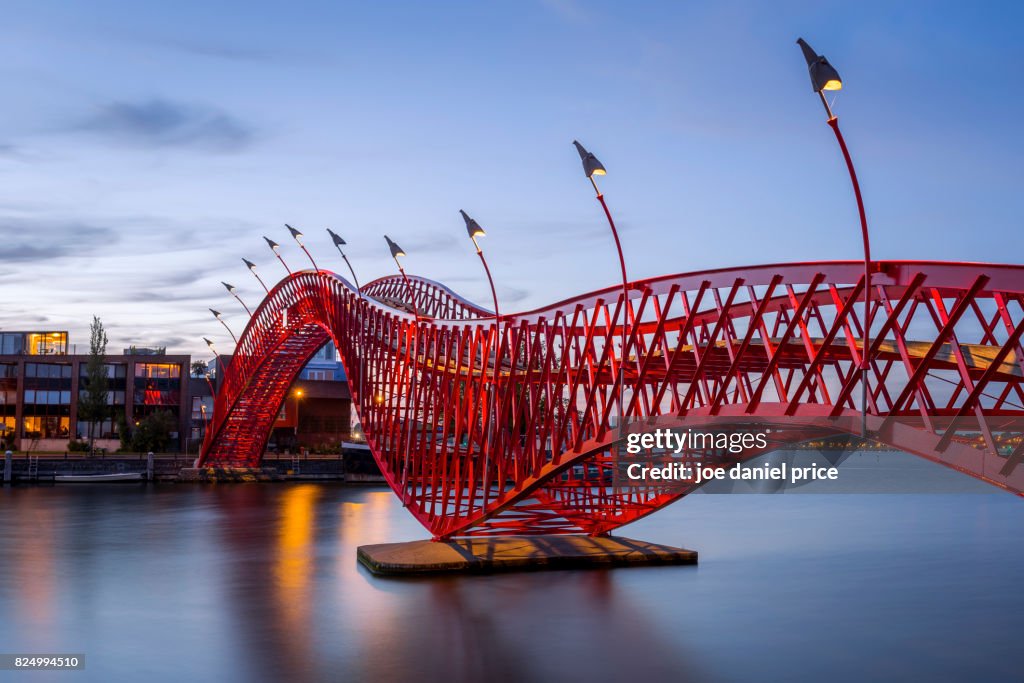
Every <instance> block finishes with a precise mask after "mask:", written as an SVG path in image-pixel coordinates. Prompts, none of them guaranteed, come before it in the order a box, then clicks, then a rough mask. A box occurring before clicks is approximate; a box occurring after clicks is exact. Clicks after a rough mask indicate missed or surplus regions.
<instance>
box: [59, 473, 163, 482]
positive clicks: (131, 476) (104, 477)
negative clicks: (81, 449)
mask: <svg viewBox="0 0 1024 683" xmlns="http://www.w3.org/2000/svg"><path fill="white" fill-rule="evenodd" d="M143 478H144V475H143V474H142V473H141V472H108V473H106V474H58V475H55V476H54V477H53V481H54V482H56V483H58V484H92V483H98V482H115V481H142V480H143Z"/></svg>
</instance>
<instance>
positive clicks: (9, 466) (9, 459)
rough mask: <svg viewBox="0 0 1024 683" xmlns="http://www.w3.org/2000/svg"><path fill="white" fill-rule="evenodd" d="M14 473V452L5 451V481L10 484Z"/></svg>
mask: <svg viewBox="0 0 1024 683" xmlns="http://www.w3.org/2000/svg"><path fill="white" fill-rule="evenodd" d="M13 474H14V453H11V452H10V451H7V452H6V453H4V483H5V484H10V483H11V479H12V477H13Z"/></svg>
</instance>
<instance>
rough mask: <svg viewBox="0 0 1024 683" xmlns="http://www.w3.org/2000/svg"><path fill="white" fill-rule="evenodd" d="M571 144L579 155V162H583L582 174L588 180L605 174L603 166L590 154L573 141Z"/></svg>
mask: <svg viewBox="0 0 1024 683" xmlns="http://www.w3.org/2000/svg"><path fill="white" fill-rule="evenodd" d="M572 144H574V145H576V151H577V152H579V153H580V161H582V162H583V172H584V173H586V174H587V177H588V178H591V177H593V176H596V175H604V174H605V173H606V171H605V170H604V166H603V165H602V164H601V162H600V161H598V160H597V157H595V156H594V154H593V153H592V152H588V151H587V149H586V148H585V147H584V146H583V145H581V144H580V143H578V142H576V141H575V140H573V141H572Z"/></svg>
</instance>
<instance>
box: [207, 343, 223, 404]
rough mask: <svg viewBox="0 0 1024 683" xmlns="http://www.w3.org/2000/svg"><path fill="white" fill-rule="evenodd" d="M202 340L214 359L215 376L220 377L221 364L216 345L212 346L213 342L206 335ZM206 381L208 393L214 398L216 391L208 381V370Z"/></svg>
mask: <svg viewBox="0 0 1024 683" xmlns="http://www.w3.org/2000/svg"><path fill="white" fill-rule="evenodd" d="M203 341H205V342H206V345H207V346H209V347H210V352H211V353H213V357H214V359H215V360H214V361H215V362H216V364H217V377H222V375H221V374H220V371H221V365H222V364H221V361H220V353H217V347H216V346H214V345H213V342H212V341H210V340H209V339H207V338H206V337H203ZM206 381H207V384H210V393H212V394H213V396H214V399H216V396H217V392H216V390H215V389H214V388H213V384H212V383H211V382H210V373H209V372H207V374H206Z"/></svg>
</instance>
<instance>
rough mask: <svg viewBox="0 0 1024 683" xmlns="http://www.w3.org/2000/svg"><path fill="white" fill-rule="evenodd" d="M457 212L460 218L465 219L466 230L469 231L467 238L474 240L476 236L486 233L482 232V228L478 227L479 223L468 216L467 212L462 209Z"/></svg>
mask: <svg viewBox="0 0 1024 683" xmlns="http://www.w3.org/2000/svg"><path fill="white" fill-rule="evenodd" d="M459 213H461V214H462V220H464V221H466V232H468V233H469V238H470V239H471V240H475V239H476V238H477V237H483V236H484V235H486V234H487V233H486V232H484V229H483V228H481V227H480V224H479V223H477V222H476V221H475V220H473V219H472V218H470V217H469V214H467V213H466V212H465V211H463V210H462V209H459Z"/></svg>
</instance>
